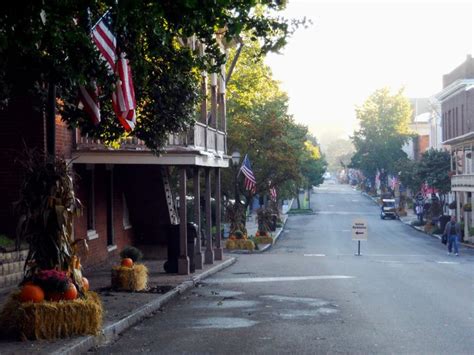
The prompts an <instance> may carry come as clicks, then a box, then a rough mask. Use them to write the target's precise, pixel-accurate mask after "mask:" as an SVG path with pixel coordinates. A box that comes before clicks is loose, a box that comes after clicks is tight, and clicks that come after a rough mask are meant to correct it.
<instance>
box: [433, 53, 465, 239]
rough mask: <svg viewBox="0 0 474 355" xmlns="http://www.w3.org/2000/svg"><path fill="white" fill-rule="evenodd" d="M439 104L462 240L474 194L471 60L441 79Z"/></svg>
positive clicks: (443, 139) (444, 143)
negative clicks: (449, 156) (449, 158)
mask: <svg viewBox="0 0 474 355" xmlns="http://www.w3.org/2000/svg"><path fill="white" fill-rule="evenodd" d="M436 98H437V99H438V100H439V102H440V103H441V122H442V141H443V142H442V144H443V145H446V146H448V147H449V150H450V152H451V163H452V174H453V176H452V178H451V190H452V191H453V192H454V193H455V200H456V212H457V213H456V215H457V216H458V220H459V221H463V222H464V238H465V240H467V241H471V242H472V241H474V237H471V236H470V233H469V231H470V227H472V226H473V219H472V212H471V210H472V207H471V206H472V205H471V203H472V193H473V192H474V161H473V157H472V152H473V147H474V59H473V58H472V56H471V55H468V56H467V58H466V60H465V61H464V62H463V63H462V64H461V65H459V66H458V67H457V68H456V69H454V70H453V71H451V72H450V73H449V74H446V75H444V76H443V90H442V91H441V92H440V93H438V94H437V95H436Z"/></svg>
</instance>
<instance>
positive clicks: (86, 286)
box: [82, 276, 89, 291]
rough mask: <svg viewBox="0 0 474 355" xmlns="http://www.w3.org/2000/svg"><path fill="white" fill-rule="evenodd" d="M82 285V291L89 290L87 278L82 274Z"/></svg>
mask: <svg viewBox="0 0 474 355" xmlns="http://www.w3.org/2000/svg"><path fill="white" fill-rule="evenodd" d="M82 286H83V287H84V291H89V280H88V279H86V278H85V277H84V276H83V277H82Z"/></svg>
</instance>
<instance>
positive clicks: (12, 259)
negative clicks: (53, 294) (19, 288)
mask: <svg viewBox="0 0 474 355" xmlns="http://www.w3.org/2000/svg"><path fill="white" fill-rule="evenodd" d="M27 255H28V250H21V251H14V252H4V253H0V288H5V287H11V286H14V285H17V284H18V283H20V281H21V280H22V279H23V268H24V266H25V259H26V257H27Z"/></svg>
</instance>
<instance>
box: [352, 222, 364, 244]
mask: <svg viewBox="0 0 474 355" xmlns="http://www.w3.org/2000/svg"><path fill="white" fill-rule="evenodd" d="M352 240H367V222H366V221H365V219H354V220H353V221H352Z"/></svg>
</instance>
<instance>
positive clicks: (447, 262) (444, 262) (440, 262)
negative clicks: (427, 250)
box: [437, 261, 459, 264]
mask: <svg viewBox="0 0 474 355" xmlns="http://www.w3.org/2000/svg"><path fill="white" fill-rule="evenodd" d="M437 263H438V264H459V263H458V262H457V261H437Z"/></svg>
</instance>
